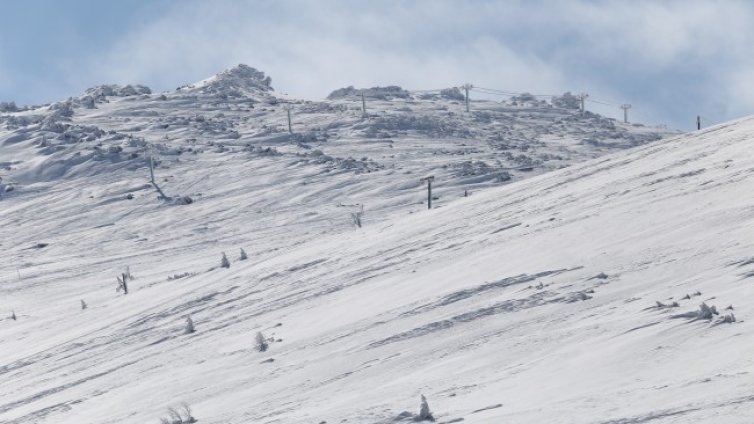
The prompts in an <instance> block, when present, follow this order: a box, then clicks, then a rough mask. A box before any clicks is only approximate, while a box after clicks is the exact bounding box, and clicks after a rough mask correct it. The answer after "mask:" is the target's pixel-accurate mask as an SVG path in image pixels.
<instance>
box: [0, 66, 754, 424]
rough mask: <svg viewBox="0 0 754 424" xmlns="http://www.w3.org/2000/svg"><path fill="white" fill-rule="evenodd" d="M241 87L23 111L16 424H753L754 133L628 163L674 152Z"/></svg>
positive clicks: (548, 113) (10, 171)
mask: <svg viewBox="0 0 754 424" xmlns="http://www.w3.org/2000/svg"><path fill="white" fill-rule="evenodd" d="M242 71H243V72H242V74H243V75H242V78H240V81H239V78H236V76H237V75H236V74H237V72H230V71H229V72H226V73H223V74H219V75H218V76H216V77H213V78H210V79H208V80H205V81H202V82H201V83H197V84H194V85H193V86H187V87H182V88H180V89H178V90H176V91H175V92H172V93H165V94H147V93H146V92H144V90H143V89H140V88H137V87H132V90H134V91H137V94H130V92H131V90H126V91H125V94H127V95H125V96H114V95H104V98H103V97H102V96H99V100H98V95H97V94H96V93H95V92H89V94H87V95H84V96H81V97H80V98H75V99H71V101H70V102H67V103H63V104H59V105H57V106H54V107H53V110H51V111H50V110H41V109H33V110H26V111H20V112H14V113H11V114H8V115H5V117H4V118H3V120H4V121H3V122H4V123H5V124H6V127H7V128H8V129H5V130H2V131H0V152H2V158H3V159H2V160H3V161H4V166H5V167H6V170H5V171H4V173H3V174H2V176H3V182H4V183H9V184H12V186H13V187H14V189H13V190H12V191H8V192H6V193H4V197H3V199H2V200H0V206H2V208H0V228H2V237H0V258H2V262H1V263H2V264H4V266H3V267H2V269H0V309H2V310H6V311H7V313H4V314H5V315H3V316H2V318H0V347H1V348H0V381H2V382H3V384H2V385H0V421H2V422H8V423H27V422H39V423H53V422H54V423H56V424H60V423H72V424H73V423H77V424H78V423H82V422H85V423H159V421H160V417H163V416H165V415H166V409H167V408H168V407H177V406H179V405H180V404H181V402H186V403H187V404H189V405H190V406H191V408H192V411H193V415H194V416H195V417H196V419H198V422H199V423H202V424H204V423H217V424H220V423H321V422H326V423H341V422H348V423H396V422H411V421H412V418H411V416H410V415H411V414H416V413H418V412H419V400H420V395H422V394H423V395H425V396H426V398H427V399H428V402H429V406H430V408H431V410H432V412H433V414H434V416H435V418H436V419H437V421H438V422H460V419H463V422H469V423H501V422H515V423H540V422H548V423H585V424H598V423H600V424H608V423H609V424H627V423H645V422H652V423H653V424H654V423H671V422H672V423H687V422H688V423H691V422H694V423H697V422H704V423H723V422H724V423H745V422H748V421H747V417H748V416H750V415H751V413H752V412H754V403H753V402H754V393H752V392H753V391H754V384H752V382H751V376H750V373H751V372H752V368H754V365H753V364H752V361H751V360H750V359H749V355H748V351H749V350H750V349H749V348H750V347H751V346H752V344H754V339H753V338H752V337H751V336H750V334H751V332H750V331H748V330H747V328H748V326H750V323H749V315H750V310H751V309H752V304H753V303H754V299H753V298H752V296H751V294H750V292H751V290H750V287H749V284H750V282H749V277H750V276H751V275H752V272H754V271H753V270H752V269H751V266H752V263H754V261H753V260H752V259H751V258H752V253H751V252H752V244H753V243H754V242H753V241H752V240H754V239H752V238H751V237H750V235H751V233H752V230H750V229H749V228H752V224H754V222H752V221H753V220H754V217H753V216H752V214H751V209H752V207H751V202H749V200H748V197H747V195H746V194H747V193H749V192H751V191H752V188H753V187H752V185H754V183H752V182H751V181H750V180H749V177H750V174H751V173H752V172H753V170H754V159H752V158H751V155H749V154H748V151H749V148H748V147H749V146H748V145H747V142H748V140H749V139H750V137H751V134H752V132H754V120H752V119H744V120H741V121H737V122H732V123H729V124H724V125H721V126H718V127H714V128H710V129H708V130H705V131H700V132H696V133H693V134H688V135H682V136H675V137H672V138H667V139H664V140H661V141H659V142H654V143H650V144H647V145H644V146H639V147H634V148H633V149H630V150H628V151H621V150H622V149H623V148H625V147H629V146H633V145H639V144H643V143H645V142H648V141H651V140H653V139H656V138H657V137H658V134H660V133H659V132H658V131H657V130H652V129H647V128H644V127H635V126H632V125H624V124H621V123H616V122H615V121H612V120H607V119H605V118H601V117H598V116H595V115H591V114H586V115H585V116H581V114H580V113H579V112H578V111H577V110H574V109H569V108H567V107H554V106H552V104H546V103H543V102H539V101H532V100H530V99H526V101H524V99H518V100H511V101H509V102H506V103H503V104H500V103H495V102H482V101H480V102H475V103H474V106H475V108H474V110H473V111H472V113H470V114H465V112H463V105H462V103H458V101H457V100H453V99H450V98H445V97H443V96H442V95H437V96H429V95H421V96H422V97H424V98H419V97H420V95H415V94H410V93H409V97H408V98H402V97H395V96H394V97H390V98H384V99H380V98H377V97H379V96H377V95H375V98H373V99H371V100H370V101H369V102H368V107H367V110H368V112H369V116H368V117H362V115H361V111H360V109H359V108H360V98H353V96H354V94H353V93H352V92H350V91H349V90H347V89H345V90H342V91H340V92H338V93H336V94H335V95H334V96H331V97H332V99H330V100H327V101H322V102H309V103H307V102H297V101H295V100H287V99H285V96H281V95H276V94H275V93H274V91H273V90H271V88H270V87H271V82H270V81H269V80H267V79H266V78H267V77H266V76H264V75H260V74H257V73H254V72H251V71H249V70H247V69H245V68H242ZM105 89H107V88H105ZM110 89H112V90H115V91H116V92H117V90H120V89H123V88H122V87H120V88H117V89H116V88H113V87H110ZM139 91H141V93H138V92H139ZM376 91H377V92H380V90H376ZM93 93H94V94H93ZM400 93H402V92H401V91H399V92H398V94H400ZM393 94H395V93H393ZM223 96H224V98H223ZM357 97H358V96H357ZM281 99H283V100H286V101H289V102H290V103H292V104H293V106H294V111H295V112H294V114H293V116H294V117H295V118H294V125H295V126H294V134H293V135H290V134H286V130H287V128H286V126H287V122H286V115H285V113H284V109H283V106H284V105H283V104H282V101H281ZM454 102H456V103H454ZM522 102H523V103H522ZM513 103H516V104H515V105H514V104H513ZM90 106H91V108H90ZM401 108H405V109H403V110H402V109H401ZM406 109H407V110H406ZM66 125H67V126H66ZM603 126H608V127H609V128H603ZM610 126H612V127H610ZM56 131H59V132H56ZM297 131H300V132H297ZM383 132H384V133H383ZM496 137H498V138H496ZM588 139H591V140H593V141H586V140H588ZM147 144H151V145H152V146H153V149H154V151H155V152H156V154H157V156H158V166H157V168H156V169H155V172H156V174H157V180H158V181H159V183H160V184H161V186H162V188H163V189H164V190H165V192H166V193H167V194H168V195H170V196H174V197H177V196H190V197H191V199H192V200H193V201H192V202H191V203H190V204H178V203H180V202H171V201H160V200H158V199H157V198H156V193H155V191H154V189H153V188H151V187H150V186H149V185H148V184H147V181H148V168H147V167H146V164H147V161H145V157H144V152H145V147H146V146H147ZM502 145H504V146H506V148H502V147H500V146H502ZM510 146H514V147H510ZM526 146H528V147H526ZM506 153H510V155H511V156H512V157H513V159H511V158H510V157H509V156H508V155H507V154H506ZM518 155H524V156H526V157H527V158H529V159H526V160H525V159H516V158H517V157H518ZM553 156H560V158H554V157H553ZM6 158H8V159H6ZM362 158H363V159H362ZM589 158H596V159H591V160H588V159H589ZM477 162H483V163H485V164H486V165H487V167H486V168H485V167H484V166H481V165H480V166H479V167H481V168H482V169H483V170H482V171H480V172H478V173H476V174H475V173H473V172H470V173H466V172H465V171H464V167H465V166H466V165H464V164H467V163H468V164H469V165H468V166H469V167H470V168H471V169H472V170H473V169H474V164H475V163H477ZM565 166H568V167H567V168H564V169H558V168H562V167H565ZM548 171H549V172H548ZM503 172H506V173H507V177H506V176H505V175H506V174H503ZM430 174H432V175H434V176H435V178H436V180H435V184H436V194H437V196H438V199H437V200H436V205H437V208H435V209H432V210H427V209H426V204H423V203H422V202H423V201H424V196H425V192H424V187H423V185H422V184H423V183H421V182H420V181H419V179H420V178H421V177H424V176H427V175H430ZM466 190H469V191H470V192H471V194H470V195H469V196H468V197H464V192H465V191H466ZM360 205H364V216H363V226H362V227H361V228H357V227H356V226H354V225H353V223H352V220H351V214H352V213H354V212H357V211H359V210H361V209H360V208H361V206H360ZM241 248H243V249H244V250H245V252H246V253H247V254H248V259H246V260H243V261H242V260H239V252H240V249H241ZM222 252H225V253H226V254H227V256H228V258H229V259H230V262H231V265H230V268H227V269H226V268H223V267H220V258H221V254H222ZM126 267H128V268H129V270H130V272H131V273H132V274H133V277H134V278H133V280H129V283H128V284H129V294H127V295H125V294H123V293H122V292H116V290H115V289H116V276H117V275H120V273H122V272H125V270H126ZM687 295H688V296H687ZM81 300H84V301H85V302H86V304H87V308H86V309H81ZM657 302H660V303H659V304H658V303H657ZM674 302H675V303H676V304H677V306H676V304H674ZM702 302H705V305H709V306H715V307H716V309H717V312H718V314H714V313H713V314H712V315H711V316H709V317H708V316H706V315H704V314H698V313H697V311H699V310H700V304H702ZM728 306H731V307H732V309H727V307H728ZM10 311H15V315H16V320H12V319H10ZM705 311H710V310H705ZM188 316H190V317H191V319H192V320H193V322H194V325H195V329H196V331H195V332H194V333H191V334H186V332H185V327H186V324H185V322H186V318H187V317H188ZM726 317H727V321H733V318H735V321H734V322H725V321H726V319H725V318H726ZM258 332H262V333H263V334H264V335H265V337H266V338H268V344H269V348H268V349H267V350H266V351H265V352H259V350H258V349H257V348H256V346H255V337H256V334H257V333H258ZM404 411H409V412H410V414H406V413H404Z"/></svg>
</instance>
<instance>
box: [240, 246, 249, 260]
mask: <svg viewBox="0 0 754 424" xmlns="http://www.w3.org/2000/svg"><path fill="white" fill-rule="evenodd" d="M246 259H249V256H248V255H246V251H245V250H243V248H241V256H240V257H239V260H242V261H245V260H246Z"/></svg>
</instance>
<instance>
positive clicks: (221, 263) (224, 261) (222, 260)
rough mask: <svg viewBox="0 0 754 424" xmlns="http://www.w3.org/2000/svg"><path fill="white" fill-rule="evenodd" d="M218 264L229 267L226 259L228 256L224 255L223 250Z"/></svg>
mask: <svg viewBox="0 0 754 424" xmlns="http://www.w3.org/2000/svg"><path fill="white" fill-rule="evenodd" d="M220 266H221V267H223V268H230V261H229V260H228V257H227V256H225V252H223V257H222V259H220Z"/></svg>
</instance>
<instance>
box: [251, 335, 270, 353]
mask: <svg viewBox="0 0 754 424" xmlns="http://www.w3.org/2000/svg"><path fill="white" fill-rule="evenodd" d="M255 346H256V348H257V350H258V351H260V352H266V351H267V349H268V348H269V347H270V345H269V343H267V339H266V338H265V337H264V334H262V332H261V331H259V332H257V335H256V337H255Z"/></svg>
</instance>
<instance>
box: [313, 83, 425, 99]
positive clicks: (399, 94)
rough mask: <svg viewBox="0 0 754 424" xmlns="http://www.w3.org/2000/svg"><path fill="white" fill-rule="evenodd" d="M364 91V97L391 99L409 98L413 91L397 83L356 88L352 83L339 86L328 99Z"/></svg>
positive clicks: (355, 94) (358, 93)
mask: <svg viewBox="0 0 754 424" xmlns="http://www.w3.org/2000/svg"><path fill="white" fill-rule="evenodd" d="M362 92H363V93H364V97H366V98H369V99H378V100H390V99H394V98H398V99H407V98H409V97H411V93H409V92H408V91H406V90H404V89H403V88H401V87H398V86H397V85H389V86H387V87H372V88H360V89H356V88H354V87H353V86H352V85H349V86H348V87H345V88H339V89H337V90H335V91H333V92H332V93H330V94H329V95H328V96H327V99H328V100H335V99H342V98H345V97H352V96H359V97H360V96H361V93H362Z"/></svg>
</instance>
